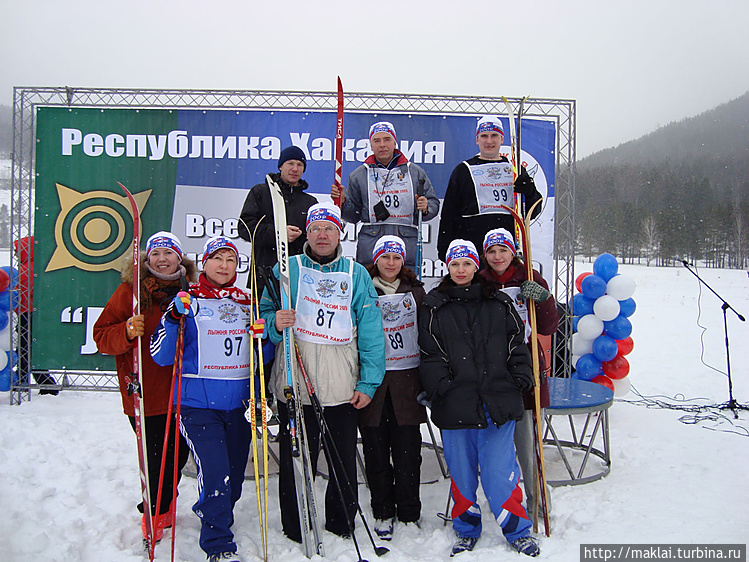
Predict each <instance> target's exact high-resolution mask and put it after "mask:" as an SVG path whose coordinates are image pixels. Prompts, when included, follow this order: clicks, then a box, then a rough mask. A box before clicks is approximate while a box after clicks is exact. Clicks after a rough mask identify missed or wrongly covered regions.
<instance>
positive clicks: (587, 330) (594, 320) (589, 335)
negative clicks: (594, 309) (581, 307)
mask: <svg viewBox="0 0 749 562" xmlns="http://www.w3.org/2000/svg"><path fill="white" fill-rule="evenodd" d="M577 333H578V334H580V335H581V336H582V337H584V338H585V339H588V340H594V339H596V338H597V337H598V336H600V335H601V334H602V333H603V320H601V319H600V318H598V317H597V316H596V315H595V314H586V315H585V316H583V317H582V318H580V320H578V322H577ZM580 355H583V354H582V353H581V354H580Z"/></svg>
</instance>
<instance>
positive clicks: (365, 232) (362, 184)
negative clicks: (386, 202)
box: [341, 150, 440, 267]
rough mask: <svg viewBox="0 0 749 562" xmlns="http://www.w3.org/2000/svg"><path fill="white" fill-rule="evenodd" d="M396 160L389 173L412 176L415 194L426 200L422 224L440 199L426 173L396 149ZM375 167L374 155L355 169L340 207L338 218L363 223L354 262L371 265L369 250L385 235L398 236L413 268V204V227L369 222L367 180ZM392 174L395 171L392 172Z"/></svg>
mask: <svg viewBox="0 0 749 562" xmlns="http://www.w3.org/2000/svg"><path fill="white" fill-rule="evenodd" d="M396 155H397V159H396V160H395V161H394V163H393V164H391V166H390V167H389V169H391V170H396V169H397V168H400V169H401V170H402V171H403V172H404V173H406V172H407V173H409V174H410V175H411V183H412V184H413V189H414V192H415V194H420V195H423V196H424V197H426V198H427V199H428V200H429V203H428V212H427V214H426V216H424V217H423V218H422V220H424V221H430V220H432V219H434V218H436V217H437V215H438V214H439V210H440V200H439V199H438V198H437V195H436V194H435V193H434V187H432V182H431V181H429V177H428V176H427V174H426V172H425V171H424V170H423V169H422V168H420V167H419V166H417V165H416V164H412V163H411V162H409V161H408V159H407V158H406V157H405V156H404V155H403V154H402V153H401V152H400V151H398V150H396ZM376 167H378V164H377V160H376V159H375V157H374V155H371V156H369V158H367V159H366V160H365V161H364V164H362V165H361V166H359V167H358V168H356V169H355V170H354V171H353V172H351V174H349V177H348V186H347V187H346V200H345V201H344V202H343V206H342V207H341V217H342V218H343V220H345V221H347V222H352V223H354V224H356V223H358V222H362V223H363V224H362V226H361V230H359V234H358V241H357V244H356V261H358V262H359V263H361V264H370V263H372V250H373V249H374V245H375V243H376V242H377V240H378V239H380V238H381V237H382V236H385V235H395V236H400V237H401V238H402V239H403V241H404V242H405V243H406V265H408V266H409V267H413V265H414V263H415V259H416V241H417V236H418V232H417V229H416V225H417V224H418V214H417V211H416V206H415V205H414V216H413V225H414V226H406V225H398V224H388V222H387V220H385V221H383V222H376V223H370V222H369V196H370V193H369V182H368V181H367V177H368V174H369V170H370V169H371V168H376ZM394 173H395V172H394Z"/></svg>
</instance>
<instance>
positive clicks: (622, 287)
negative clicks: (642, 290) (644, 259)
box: [606, 275, 635, 301]
mask: <svg viewBox="0 0 749 562" xmlns="http://www.w3.org/2000/svg"><path fill="white" fill-rule="evenodd" d="M606 294H607V295H611V296H612V297H614V298H615V299H616V300H618V301H624V300H627V299H628V298H629V297H631V296H632V295H634V294H635V282H634V280H633V279H632V278H631V277H630V276H628V275H616V276H614V277H612V278H611V279H609V282H608V283H606Z"/></svg>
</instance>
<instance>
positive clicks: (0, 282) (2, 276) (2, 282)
mask: <svg viewBox="0 0 749 562" xmlns="http://www.w3.org/2000/svg"><path fill="white" fill-rule="evenodd" d="M9 285H10V277H9V276H8V272H7V271H5V270H4V269H0V293H2V292H3V291H4V290H5V289H7V288H8V286H9Z"/></svg>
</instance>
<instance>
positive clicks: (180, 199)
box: [32, 107, 556, 370]
mask: <svg viewBox="0 0 749 562" xmlns="http://www.w3.org/2000/svg"><path fill="white" fill-rule="evenodd" d="M380 120H387V121H390V122H391V123H393V125H394V126H395V129H396V131H397V136H398V145H399V148H400V150H401V151H402V152H403V153H404V154H405V155H406V156H407V157H408V158H409V160H410V161H411V162H413V163H415V164H418V165H419V166H421V167H422V168H423V169H424V170H425V171H426V173H427V174H428V176H429V178H430V180H431V182H432V184H433V186H434V189H435V192H436V193H437V196H438V197H439V198H440V199H442V198H443V197H444V193H445V189H446V187H447V183H448V180H449V177H450V174H451V173H452V170H453V169H454V168H455V166H456V165H458V164H459V163H460V162H461V161H463V160H465V159H467V158H470V157H471V156H473V155H474V154H476V153H477V152H478V148H477V146H476V144H475V126H476V117H468V116H455V115H408V114H376V115H373V114H370V113H346V116H345V122H344V159H343V179H344V185H346V184H347V181H346V180H347V178H348V175H349V174H350V173H351V172H352V171H353V170H354V169H355V168H356V167H357V166H359V165H361V163H362V162H363V161H364V160H365V159H366V157H367V156H369V154H371V152H370V151H369V140H368V131H369V127H370V125H371V124H372V123H373V122H375V121H380ZM335 122H336V119H335V112H309V111H251V110H246V111H236V110H231V111H230V110H220V109H215V110H197V109H185V110H168V109H95V108H79V109H69V108H60V107H43V108H40V109H39V110H38V112H37V131H36V138H37V145H36V184H35V185H36V187H35V204H36V213H35V224H34V232H35V236H36V239H37V240H38V241H39V243H38V244H37V247H36V256H35V261H34V264H35V274H36V276H37V281H36V283H35V285H34V305H35V312H34V316H33V319H34V321H33V334H32V335H33V338H34V347H33V354H32V362H33V368H35V369H68V370H96V369H102V370H114V360H113V359H112V358H108V357H105V356H102V355H100V354H99V353H98V352H97V350H96V346H95V344H94V342H93V339H92V337H91V336H92V331H93V325H94V323H95V321H96V319H97V318H98V316H99V314H100V313H101V310H102V309H103V307H104V305H105V304H106V302H107V300H108V299H109V297H110V296H111V294H112V293H113V292H114V290H115V288H116V287H117V284H118V283H119V282H120V273H119V270H120V269H121V267H122V263H123V261H122V256H123V255H129V250H130V248H131V242H132V217H131V214H130V207H129V205H128V203H127V200H126V198H125V197H124V195H123V194H122V193H121V190H120V189H119V187H118V186H117V182H118V181H119V182H121V183H123V184H124V185H125V186H126V187H128V189H129V190H130V191H131V192H132V193H133V194H134V196H135V197H136V199H137V200H138V203H139V206H140V209H141V225H142V232H141V238H142V240H143V243H144V242H145V240H146V239H147V237H148V236H150V235H151V234H153V233H154V232H157V231H159V230H170V231H172V232H174V233H175V234H176V235H177V236H178V237H179V238H180V240H181V241H182V243H183V247H184V249H185V253H186V254H187V255H189V256H190V257H192V258H194V259H196V261H197V258H198V257H199V254H200V253H201V252H202V248H203V244H204V242H205V240H206V239H208V238H210V237H211V236H215V235H218V234H223V235H225V236H227V237H229V238H232V239H234V240H235V241H236V243H237V246H238V248H239V250H240V254H241V256H240V267H239V273H240V279H239V281H238V284H240V285H241V286H244V284H245V282H246V272H247V270H248V256H249V254H250V245H249V243H247V242H245V241H243V240H241V239H239V238H238V234H237V217H238V215H239V212H240V210H241V208H242V206H243V204H244V200H245V198H246V196H247V192H248V191H249V189H250V188H251V187H252V186H253V185H255V184H257V183H260V182H262V181H263V180H264V178H265V175H266V174H268V173H271V172H276V171H277V170H278V168H277V159H278V156H279V155H280V152H281V150H282V149H283V148H285V147H287V146H290V145H292V144H293V145H296V146H299V147H300V148H301V149H302V150H304V152H305V154H306V156H307V169H306V170H305V173H304V175H303V178H304V179H305V180H306V181H307V182H308V183H309V184H310V188H309V192H311V193H313V194H314V195H315V196H316V197H317V198H318V199H320V200H330V195H329V193H330V185H331V184H332V183H333V173H334V148H333V147H334V140H335ZM503 123H504V126H505V130H509V129H508V128H509V123H508V122H507V119H504V120H503ZM522 138H523V161H524V163H525V164H526V166H527V168H528V171H529V173H530V174H531V175H532V176H533V177H534V179H535V182H536V185H537V186H538V189H539V191H540V192H541V193H542V195H543V196H544V210H543V213H542V215H541V216H540V217H539V219H537V220H536V221H535V222H534V225H533V230H532V239H533V251H534V254H533V255H534V261H535V262H536V265H537V267H539V268H541V269H542V270H543V273H544V276H545V277H546V279H547V280H548V281H549V282H550V284H552V285H553V249H554V241H553V226H554V223H553V209H554V199H553V197H554V177H555V169H554V162H555V139H556V130H555V127H554V124H553V123H552V122H549V121H543V120H535V119H524V120H523V135H522ZM507 140H508V141H509V135H507ZM505 148H506V150H503V153H506V154H509V146H508V147H505ZM438 221H439V218H434V219H433V220H430V221H426V222H424V229H423V235H424V269H423V271H424V275H425V281H426V282H427V285H428V286H430V285H431V284H433V283H434V282H435V280H436V278H438V277H441V276H442V275H444V274H446V273H447V270H446V268H445V266H444V264H443V263H442V262H441V261H440V260H438V259H437V250H436V241H437V233H438V226H439V223H438ZM355 243H356V226H355V225H351V224H348V225H346V227H345V229H344V235H343V249H344V254H345V255H347V256H353V255H354V254H355ZM141 247H143V244H142V245H141ZM125 259H127V258H125Z"/></svg>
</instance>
